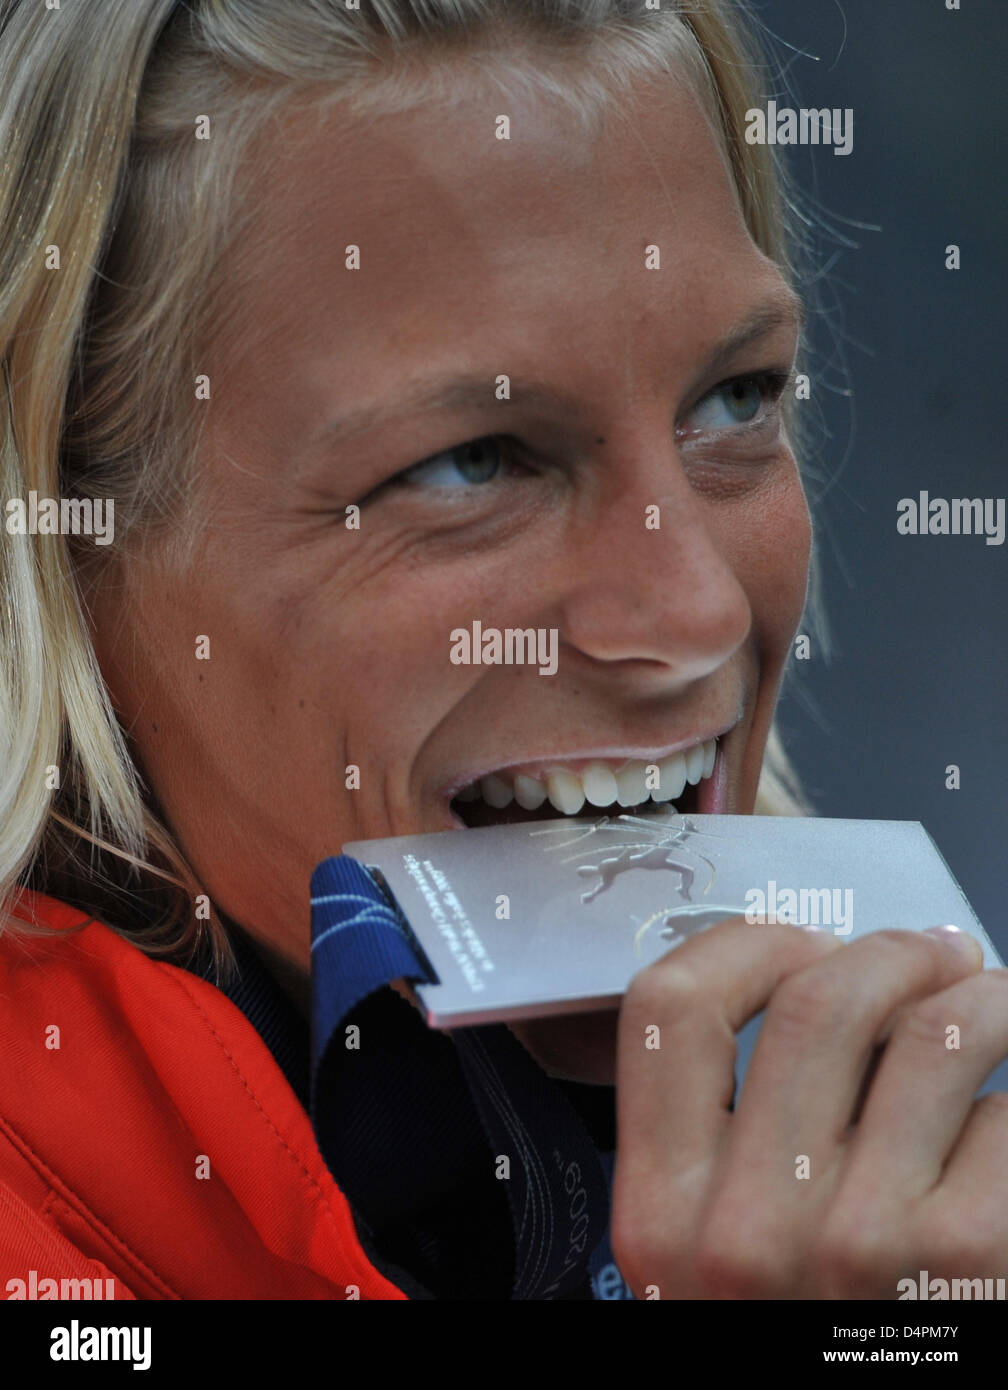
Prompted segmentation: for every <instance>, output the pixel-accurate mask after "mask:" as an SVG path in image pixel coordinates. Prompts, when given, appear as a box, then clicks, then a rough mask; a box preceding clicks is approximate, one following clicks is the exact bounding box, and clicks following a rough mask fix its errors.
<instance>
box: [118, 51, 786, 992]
mask: <svg viewBox="0 0 1008 1390" xmlns="http://www.w3.org/2000/svg"><path fill="white" fill-rule="evenodd" d="M621 107H622V111H623V114H624V116H625V120H622V121H620V120H616V119H611V118H610V119H607V120H606V121H605V122H604V123H603V125H602V127H601V128H600V133H599V134H598V135H597V136H596V137H595V138H593V139H592V140H590V141H589V140H587V139H586V138H585V137H582V136H581V135H579V133H578V131H577V129H576V127H575V125H574V124H573V122H572V121H571V120H570V118H568V117H567V116H566V115H565V114H563V113H562V112H560V111H559V110H558V109H557V108H555V107H554V106H552V105H550V104H548V103H547V102H546V101H543V102H542V103H540V104H536V105H530V104H529V103H528V102H527V101H523V102H521V103H515V105H514V107H513V109H511V111H510V118H511V130H510V139H509V140H500V139H497V138H495V129H496V118H497V117H498V115H500V114H502V113H507V112H508V106H507V103H506V102H504V101H503V100H502V99H501V98H500V97H498V96H494V97H493V98H491V99H489V100H488V99H487V98H486V96H485V95H482V96H481V95H479V94H477V95H468V96H465V97H464V98H462V99H460V101H459V103H458V106H457V108H456V109H454V110H453V111H451V112H447V111H445V110H444V109H443V108H442V107H437V106H432V107H429V108H428V109H424V110H418V111H416V112H414V113H412V114H409V115H398V116H389V117H383V118H381V119H378V120H377V121H374V122H373V123H371V124H368V125H365V124H364V123H362V122H360V123H359V122H356V121H354V120H353V119H351V118H350V117H348V116H347V115H346V113H345V112H344V113H342V114H341V113H340V112H339V111H336V110H334V112H333V114H331V115H330V116H327V117H326V118H325V119H319V118H317V117H316V116H314V115H312V116H311V117H308V118H306V117H305V115H304V114H303V113H302V114H301V115H298V116H295V115H294V114H293V113H292V114H291V115H290V117H289V118H288V119H287V121H286V122H285V123H284V126H283V128H282V129H281V130H278V131H275V132H274V133H273V134H272V135H271V137H270V139H271V141H272V142H273V151H274V153H275V154H276V156H277V161H276V163H275V165H274V166H273V168H272V172H271V173H270V176H269V178H268V180H266V181H264V186H263V187H262V188H261V189H257V190H256V199H257V212H256V217H255V222H254V225H253V228H252V230H251V232H250V234H249V236H248V237H246V239H245V240H244V242H243V243H242V245H241V247H240V248H239V251H238V254H237V256H236V258H235V261H234V264H233V266H232V267H231V268H230V271H229V273H231V274H233V276H234V291H233V292H234V296H236V301H235V302H236V303H237V305H238V307H239V309H240V313H241V322H242V324H243V325H244V327H243V331H242V333H241V335H240V337H239V338H237V339H232V340H231V341H228V342H224V343H222V344H218V345H217V347H216V348H215V349H214V350H213V351H212V352H210V353H208V355H207V358H206V362H205V367H204V368H203V370H205V371H206V372H207V374H208V375H209V377H210V388H211V398H210V400H209V401H208V402H207V403H206V405H205V407H204V409H205V410H206V422H207V423H206V428H205V432H204V434H203V437H202V440H201V444H200V460H201V466H202V476H203V479H204V492H203V499H204V500H203V502H202V504H201V505H202V506H205V507H209V508H210V521H209V525H208V526H207V529H206V535H205V540H204V541H202V542H201V544H200V547H199V549H198V552H197V558H196V559H195V562H194V563H193V564H192V567H191V568H190V569H188V570H184V569H181V570H180V569H177V568H173V567H172V565H171V563H170V562H169V560H168V559H167V558H164V557H162V556H161V555H160V553H159V552H158V551H155V550H153V549H148V550H146V551H145V552H144V553H143V554H141V555H136V556H132V557H130V558H129V559H128V562H127V563H126V565H125V567H124V573H123V574H121V575H117V576H115V577H114V578H113V577H110V579H109V582H108V584H107V585H106V586H105V588H104V590H102V591H99V595H98V599H97V602H96V604H95V607H94V623H95V629H96V642H97V646H98V650H99V656H100V660H101V663H102V667H103V670H104V673H105V675H106V678H107V680H108V682H109V685H110V687H111V689H112V691H113V694H114V697H115V699H116V702H117V706H118V708H119V710H120V712H121V714H122V717H123V722H124V724H125V725H126V727H127V728H128V730H129V731H130V733H131V736H132V739H133V742H134V746H135V750H136V755H137V758H138V761H139V763H140V765H141V767H142V770H143V772H144V774H145V776H146V778H147V780H148V782H149V784H150V785H151V787H152V788H153V790H154V793H155V795H156V797H157V800H158V802H159V804H160V807H161V809H162V811H163V813H164V814H165V815H166V816H167V818H168V821H169V823H170V825H171V828H172V829H173V831H174V832H175V835H176V837H177V839H178V841H179V842H180V845H181V847H182V849H183V851H184V853H185V854H186V855H187V857H188V859H189V861H190V862H191V863H192V865H193V866H194V868H195V871H196V873H197V874H198V876H199V877H200V879H201V880H202V883H203V885H204V887H205V888H206V891H207V892H209V893H210V895H211V896H212V898H213V899H214V901H215V904H216V906H217V907H218V908H219V909H220V910H221V911H223V912H224V913H225V914H227V915H228V916H230V917H231V918H233V919H234V920H235V921H237V922H238V923H240V924H242V925H243V926H244V927H245V928H246V929H247V930H248V931H249V932H250V933H251V934H252V935H253V936H255V937H256V938H257V939H258V940H259V941H260V942H262V943H264V944H268V945H269V946H271V947H272V949H273V951H274V952H275V953H276V954H277V955H278V956H279V957H280V958H282V960H284V961H285V962H287V964H288V965H289V966H292V967H295V968H297V969H300V970H304V971H306V970H307V968H308V942H309V925H308V911H307V894H308V879H309V875H310V873H311V871H312V869H313V867H314V866H315V864H316V863H317V862H318V861H319V860H321V859H323V858H325V857H326V856H328V855H330V854H334V853H337V852H338V851H339V849H340V847H341V845H342V844H343V843H344V842H345V841H348V840H357V839H364V838H369V837H376V836H388V835H402V834H405V833H407V832H413V831H424V830H426V831H433V830H441V829H447V828H451V827H452V826H453V825H455V824H457V821H456V820H455V817H454V814H453V812H452V810H451V809H450V807H449V801H450V799H451V796H452V794H453V793H454V792H455V791H456V790H458V788H459V787H461V786H463V785H464V784H467V783H471V782H472V781H474V779H476V778H478V777H480V776H481V775H483V774H486V773H490V772H492V771H495V770H503V771H504V772H505V773H507V772H512V773H513V772H514V771H515V770H523V771H524V772H527V773H536V772H543V773H544V772H545V771H547V770H549V769H551V768H568V769H570V770H572V771H574V772H577V771H579V770H581V769H583V768H584V767H585V766H586V764H587V763H588V762H590V761H592V760H594V759H597V760H601V761H602V762H603V763H605V764H607V765H608V766H609V767H610V768H611V769H613V770H614V771H615V770H617V769H619V768H620V767H621V766H622V765H623V764H624V763H625V762H626V761H627V760H628V759H640V760H641V761H643V762H645V763H654V762H660V761H661V759H662V757H663V755H667V754H668V753H669V752H670V751H671V750H674V749H676V748H678V747H682V746H685V745H693V744H696V743H698V742H700V741H703V740H707V739H710V738H711V737H712V736H713V735H716V734H722V733H724V737H723V738H722V739H721V741H720V750H721V752H720V757H721V758H722V759H723V768H722V771H723V777H721V778H720V780H718V783H717V785H718V786H719V787H720V791H719V792H718V793H717V797H716V809H719V810H722V811H727V812H748V811H751V810H752V807H753V802H754V796H755V792H756V784H757V780H758V776H759V770H760V764H761V760H762V755H763V749H764V742H765V739H766V736H767V732H768V729H769V726H770V722H771V717H772V714H773V708H774V703H775V698H776V693H777V688H778V682H779V678H780V676H781V672H782V668H783V665H784V662H785V658H786V656H787V653H788V649H789V645H790V642H791V639H792V637H793V634H794V631H795V627H796V624H797V622H798V619H799V617H800V614H801V610H802V605H803V601H804V596H805V584H806V572H807V563H808V548H809V520H808V514H807V511H806V506H805V500H804V497H803V494H802V489H801V486H800V482H799V478H798V473H797V470H796V467H795V461H794V458H793V456H792V453H791V450H790V448H789V446H788V443H787V440H786V438H785V437H784V434H783V432H782V428H781V425H780V421H779V416H778V410H777V407H776V405H775V403H774V399H773V389H772V386H771V385H770V384H768V383H767V381H766V380H764V379H762V378H760V377H759V374H760V373H783V374H786V373H787V371H788V370H789V368H790V367H791V365H792V359H793V354H794V350H795V342H796V315H795V304H794V302H793V299H792V296H791V295H790V293H789V292H788V290H787V289H786V286H785V284H784V282H783V280H782V278H781V276H780V274H779V273H778V271H777V270H776V269H775V268H774V266H773V265H772V264H771V263H770V262H769V261H768V260H767V259H765V258H764V256H763V255H762V254H761V253H760V252H759V251H758V250H757V249H756V247H755V245H754V244H753V242H752V240H751V239H750V237H749V235H748V233H747V231H746V228H745V226H744V223H743V220H742V216H741V214H740V211H739V209H738V206H737V204H736V201H735V197H734V194H733V190H732V186H731V182H730V179H729V176H728V174H727V172H726V170H725V167H724V165H723V163H722V160H721V157H720V156H719V154H718V151H717V148H716V146H715V143H714V140H713V138H712V136H711V135H710V133H709V131H708V128H707V126H706V124H705V122H704V119H703V117H702V116H701V114H700V110H699V107H698V106H697V104H696V102H695V100H694V98H693V97H692V95H691V94H690V92H689V89H688V88H687V86H686V84H685V82H683V83H670V82H669V80H668V79H665V81H664V82H662V83H655V82H649V83H643V82H641V83H639V84H638V87H637V89H636V94H635V95H634V97H633V99H632V100H628V99H623V101H622V102H621ZM260 167H262V166H260ZM351 244H353V245H356V246H359V248H360V268H359V269H348V268H347V267H346V263H345V248H346V247H347V246H348V245H351ZM649 247H657V248H658V250H659V255H660V268H648V267H647V264H646V258H647V254H648V253H647V248H649ZM747 375H749V376H756V377H757V380H756V381H755V382H748V383H746V382H743V383H741V384H740V385H738V386H736V387H735V388H734V390H732V389H729V388H728V387H727V386H726V383H728V382H730V381H731V380H732V379H734V378H739V377H745V376H747ZM503 376H506V377H507V378H508V380H509V383H510V397H509V399H500V395H501V391H500V389H499V385H498V383H499V379H500V378H501V377H503ZM719 388H720V389H719ZM476 440H483V441H484V444H483V446H482V448H481V449H479V450H468V451H467V450H463V449H460V448H457V447H456V446H460V445H464V444H466V443H468V442H471V441H476ZM425 460H427V461H428V462H426V463H425V464H424V467H422V468H419V467H417V465H418V464H420V463H421V462H423V461H425ZM411 470H412V471H411ZM351 504H356V505H357V506H359V508H360V514H359V529H352V528H351V527H348V525H347V520H348V514H347V508H348V507H349V506H350V505H351ZM655 507H657V508H658V509H659V510H658V512H657V513H655V512H654V511H653V510H651V511H650V512H649V510H648V509H649V508H651V509H653V508H655ZM656 516H657V518H658V521H659V527H658V529H655V528H654V519H655V517H656ZM352 518H353V513H352V512H351V514H350V519H351V520H352ZM649 521H650V524H648V523H649ZM475 619H478V620H479V621H480V622H481V623H482V625H483V628H484V629H486V628H498V629H505V628H534V629H544V630H546V631H547V632H548V631H549V630H551V629H555V630H556V633H557V647H556V654H557V667H556V671H555V674H540V672H539V669H538V665H524V666H523V665H510V666H509V665H487V664H482V665H462V664H454V663H453V662H452V660H451V659H450V653H451V651H452V645H453V644H452V640H451V637H450V634H452V632H453V630H455V629H466V630H471V627H472V624H473V621H474V620H475ZM201 638H208V639H209V643H208V644H206V643H202V644H201V642H200V639H201ZM207 646H208V650H209V657H208V659H200V657H199V656H198V655H197V653H198V652H203V653H206V651H207ZM725 731H728V732H726V733H725ZM350 766H356V767H357V768H359V787H357V786H354V785H352V784H353V783H354V781H355V779H354V776H353V774H352V773H351V774H350V775H349V776H348V773H347V768H348V767H350ZM603 780H604V779H603ZM348 781H349V782H350V783H351V785H350V786H348ZM706 785H707V786H708V791H706V792H705V796H706V797H707V802H706V804H707V805H708V806H710V807H713V806H715V802H714V801H712V800H711V799H710V798H711V796H712V795H713V793H712V792H711V790H709V788H710V787H712V786H713V783H710V784H706ZM512 809H514V808H513V807H512ZM545 809H546V812H549V807H548V806H547V807H546V808H545ZM540 814H542V813H540ZM553 814H559V813H558V812H554V813H553ZM501 891H506V888H502V889H501Z"/></svg>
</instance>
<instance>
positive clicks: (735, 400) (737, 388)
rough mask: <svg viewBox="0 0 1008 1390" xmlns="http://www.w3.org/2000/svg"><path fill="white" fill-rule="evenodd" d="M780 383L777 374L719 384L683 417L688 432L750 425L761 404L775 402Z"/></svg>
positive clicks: (782, 387)
mask: <svg viewBox="0 0 1008 1390" xmlns="http://www.w3.org/2000/svg"><path fill="white" fill-rule="evenodd" d="M784 383H785V378H784V377H782V376H781V375H780V374H779V373H764V374H762V375H759V376H740V377H735V378H734V380H732V381H723V382H722V383H721V385H720V386H717V387H715V388H714V390H713V391H710V392H708V394H707V395H706V396H704V398H703V400H701V401H698V402H697V404H696V405H695V406H694V407H693V409H692V410H691V411H690V413H689V415H688V417H687V418H688V420H689V421H690V429H689V433H691V434H693V433H702V432H703V431H704V430H728V429H731V428H732V427H733V426H734V425H747V424H750V423H751V422H752V421H753V420H755V419H756V418H757V416H758V415H759V413H760V411H761V409H762V408H763V406H764V405H765V404H768V403H773V402H774V401H776V400H777V398H778V397H779V396H780V394H781V392H782V391H783V389H784Z"/></svg>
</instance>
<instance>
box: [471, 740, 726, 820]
mask: <svg viewBox="0 0 1008 1390" xmlns="http://www.w3.org/2000/svg"><path fill="white" fill-rule="evenodd" d="M716 753H717V739H716V738H712V739H708V740H707V742H706V743H697V744H694V745H693V747H692V748H683V749H681V750H680V751H679V752H678V753H671V754H669V756H668V757H667V758H662V759H661V761H660V762H657V763H655V762H644V761H643V760H640V759H637V760H634V761H633V762H625V763H622V764H619V765H617V766H616V767H612V766H610V765H609V764H608V763H605V762H594V763H589V764H588V766H587V767H586V768H584V769H583V770H582V771H581V772H573V771H571V769H570V768H566V767H557V768H555V769H553V770H552V771H550V772H546V773H543V774H542V776H541V777H531V776H529V775H528V774H526V773H521V772H520V773H517V774H516V775H514V776H512V775H511V774H509V773H505V772H492V773H490V774H489V775H488V776H487V777H481V778H480V779H479V781H478V782H471V783H470V784H469V786H468V787H463V788H462V790H461V791H460V792H459V793H458V799H459V800H460V801H476V800H477V799H478V798H479V797H482V798H483V800H484V801H485V802H486V803H487V805H488V806H493V807H494V808H495V809H497V810H503V808H504V807H505V806H508V805H510V803H511V802H512V801H517V803H518V805H519V806H521V807H522V808H523V809H524V810H526V811H535V810H537V809H538V808H539V807H540V806H541V805H542V804H543V802H544V801H546V800H549V803H550V805H551V806H553V807H554V808H555V809H556V810H557V811H559V812H560V814H561V815H563V816H576V815H577V814H578V812H579V811H580V810H581V809H582V807H583V806H584V804H585V802H588V804H589V805H590V806H611V805H612V804H613V803H614V802H616V803H618V804H619V805H620V806H639V805H640V804H641V802H643V801H647V800H648V799H649V798H650V800H652V801H659V802H660V801H674V800H675V799H676V798H677V797H679V796H682V793H683V788H684V787H685V786H686V783H687V782H689V783H690V785H691V786H696V784H697V783H698V782H699V781H701V780H703V779H704V778H706V777H709V776H710V775H711V773H712V772H713V771H714V757H715V754H716Z"/></svg>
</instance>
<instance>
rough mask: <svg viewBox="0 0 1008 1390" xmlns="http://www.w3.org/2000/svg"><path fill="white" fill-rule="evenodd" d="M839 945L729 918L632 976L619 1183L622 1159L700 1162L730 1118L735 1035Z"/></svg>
mask: <svg viewBox="0 0 1008 1390" xmlns="http://www.w3.org/2000/svg"><path fill="white" fill-rule="evenodd" d="M842 946H843V942H842V941H840V940H839V939H838V938H837V937H835V936H832V935H829V934H826V933H819V932H809V931H807V930H805V929H803V928H800V927H795V926H790V925H781V924H773V925H767V924H765V923H756V924H753V923H749V922H746V921H744V920H743V919H742V918H732V919H731V920H730V921H727V922H722V923H719V924H718V925H717V926H716V927H711V928H709V929H708V930H707V931H705V932H702V933H700V934H699V935H698V936H695V937H692V938H691V939H690V940H689V941H686V942H684V943H683V944H682V945H681V946H677V947H676V949H675V950H674V951H671V952H670V953H669V954H668V955H667V956H665V957H663V959H662V960H660V961H658V962H656V964H654V965H652V966H649V967H648V968H647V969H646V970H642V971H641V972H640V974H639V975H637V976H635V978H634V979H633V980H632V981H631V983H630V987H629V989H628V990H627V993H626V995H625V996H624V999H623V1004H622V1007H621V1009H620V1022H619V1035H618V1057H617V1089H616V1097H617V1123H618V1133H619V1136H620V1147H621V1159H622V1171H623V1174H624V1176H625V1175H626V1173H627V1163H628V1160H629V1158H630V1157H631V1156H632V1157H633V1159H634V1162H635V1172H637V1171H643V1170H645V1169H650V1168H651V1167H652V1165H656V1166H657V1167H658V1169H659V1170H660V1171H661V1172H663V1173H668V1172H677V1171H685V1170H688V1169H690V1168H692V1167H693V1166H695V1165H698V1164H704V1165H706V1163H707V1161H708V1160H709V1158H710V1156H711V1153H712V1152H713V1149H714V1146H715V1145H716V1143H717V1140H718V1138H719V1136H720V1132H721V1128H722V1126H723V1125H724V1123H725V1121H726V1120H727V1119H729V1118H730V1115H729V1109H728V1107H729V1106H730V1105H731V1100H732V1094H733V1090H734V1067H735V1051H736V1047H735V1034H736V1032H737V1031H738V1030H739V1029H740V1028H741V1027H742V1026H743V1024H745V1023H746V1022H748V1020H749V1019H750V1018H751V1017H752V1016H753V1015H754V1014H756V1013H758V1012H759V1010H760V1009H761V1008H763V1006H764V1005H765V1004H766V1002H767V1000H768V999H769V998H770V996H771V995H772V994H773V992H774V990H775V989H776V988H777V986H778V985H779V984H780V982H781V980H783V979H784V978H785V977H786V976H788V975H790V974H791V973H792V972H794V971H797V970H801V969H802V968H803V967H806V966H809V965H810V964H812V962H814V961H817V960H822V958H823V957H824V956H829V955H831V954H833V953H834V952H836V951H838V950H839V949H840V948H841V947H842ZM655 1028H657V1030H658V1031H657V1033H655V1032H654V1031H653V1030H654V1029H655ZM655 1042H657V1044H658V1045H657V1046H654V1044H655ZM624 1137H625V1139H626V1142H623V1140H624Z"/></svg>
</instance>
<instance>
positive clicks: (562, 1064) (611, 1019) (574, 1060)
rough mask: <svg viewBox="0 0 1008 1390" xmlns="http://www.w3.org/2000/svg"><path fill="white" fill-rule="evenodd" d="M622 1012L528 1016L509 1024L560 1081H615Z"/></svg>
mask: <svg viewBox="0 0 1008 1390" xmlns="http://www.w3.org/2000/svg"><path fill="white" fill-rule="evenodd" d="M618 1025H619V1013H618V1012H617V1011H616V1010H615V1009H608V1010H606V1011H605V1012H602V1013H592V1014H568V1015H561V1016H560V1017H557V1018H533V1019H525V1020H523V1021H522V1022H521V1023H510V1024H508V1027H509V1028H510V1029H511V1032H512V1033H513V1034H514V1035H515V1037H516V1038H517V1039H518V1041H519V1042H520V1043H521V1044H522V1045H523V1047H525V1048H526V1050H527V1051H528V1052H530V1053H531V1054H532V1056H533V1057H534V1058H535V1060H536V1061H537V1062H538V1063H539V1065H540V1066H541V1067H542V1068H543V1069H544V1070H545V1071H546V1072H547V1073H548V1074H549V1075H550V1076H554V1077H557V1078H558V1079H559V1080H561V1081H581V1082H585V1083H587V1084H589V1085H592V1086H615V1084H616V1035H617V1029H618Z"/></svg>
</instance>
